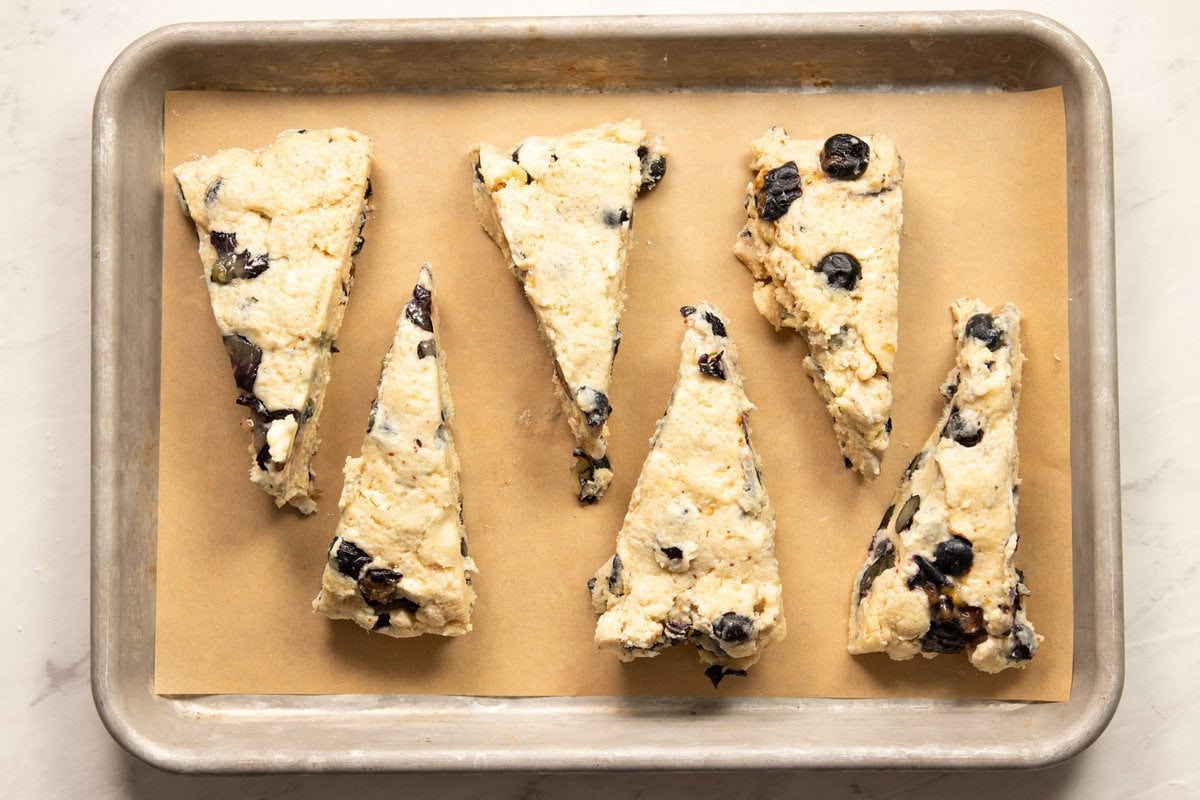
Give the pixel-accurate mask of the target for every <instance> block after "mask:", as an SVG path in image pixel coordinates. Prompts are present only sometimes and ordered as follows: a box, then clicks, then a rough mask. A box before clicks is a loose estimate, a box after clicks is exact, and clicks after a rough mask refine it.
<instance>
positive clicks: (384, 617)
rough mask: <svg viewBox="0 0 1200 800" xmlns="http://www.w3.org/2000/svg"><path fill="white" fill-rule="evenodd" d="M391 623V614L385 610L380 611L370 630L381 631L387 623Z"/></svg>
mask: <svg viewBox="0 0 1200 800" xmlns="http://www.w3.org/2000/svg"><path fill="white" fill-rule="evenodd" d="M391 624H392V615H391V614H389V613H388V612H386V611H382V612H380V614H379V616H378V617H377V618H376V620H375V624H374V625H372V626H371V630H373V631H381V630H383V629H384V628H386V627H387V626H388V625H391Z"/></svg>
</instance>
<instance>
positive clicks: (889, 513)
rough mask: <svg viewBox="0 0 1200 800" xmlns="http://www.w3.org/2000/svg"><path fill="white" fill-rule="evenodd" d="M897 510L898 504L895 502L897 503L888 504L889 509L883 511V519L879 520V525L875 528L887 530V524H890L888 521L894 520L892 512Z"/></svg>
mask: <svg viewBox="0 0 1200 800" xmlns="http://www.w3.org/2000/svg"><path fill="white" fill-rule="evenodd" d="M895 511H896V504H895V503H893V504H892V505H890V506H888V507H887V511H885V512H883V519H881V520H879V527H878V528H876V529H875V530H877V531H882V530H886V529H887V526H888V523H889V522H891V521H892V514H893V513H894V512H895Z"/></svg>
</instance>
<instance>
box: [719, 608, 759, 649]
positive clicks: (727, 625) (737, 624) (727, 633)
mask: <svg viewBox="0 0 1200 800" xmlns="http://www.w3.org/2000/svg"><path fill="white" fill-rule="evenodd" d="M712 629H713V636H715V637H716V638H718V639H720V640H721V641H722V642H728V643H729V644H739V643H741V642H745V641H748V640H749V639H750V638H751V637H752V636H754V620H752V619H750V618H749V617H746V616H743V615H741V614H737V613H734V612H733V611H726V612H725V613H724V614H722V615H721V616H720V617H718V618H717V619H716V620H714V621H713V626H712Z"/></svg>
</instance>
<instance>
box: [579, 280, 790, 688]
mask: <svg viewBox="0 0 1200 800" xmlns="http://www.w3.org/2000/svg"><path fill="white" fill-rule="evenodd" d="M681 311H682V312H683V315H684V321H685V323H686V325H687V329H686V331H685V333H684V337H683V345H682V355H681V359H680V365H679V374H678V377H677V379H676V383H675V388H674V389H673V390H672V392H671V399H670V401H669V404H668V406H667V411H666V414H665V415H664V416H663V418H662V419H661V420H660V421H659V423H658V428H657V429H656V430H655V433H654V437H653V438H652V439H651V440H650V442H651V444H650V454H649V455H648V456H647V457H646V462H645V464H643V465H642V472H641V474H640V475H639V476H638V481H637V486H636V487H635V488H634V490H633V497H632V499H631V500H630V503H629V511H628V512H627V513H626V515H625V522H624V524H623V525H622V526H621V531H620V533H619V534H618V535H617V546H616V553H615V555H613V557H612V558H610V559H609V560H608V561H607V562H605V564H604V565H603V566H601V567H600V569H599V571H597V572H596V576H595V577H594V578H592V580H591V581H589V584H588V586H589V589H590V591H591V595H592V605H593V606H594V607H595V610H596V612H597V613H598V614H600V619H599V620H598V621H597V623H596V644H597V645H598V646H599V647H601V648H603V649H606V650H611V651H613V652H615V653H616V654H617V657H618V658H620V659H621V660H622V661H631V660H633V659H634V658H637V657H642V656H654V655H657V654H658V652H659V651H660V650H662V649H663V648H665V647H669V646H671V645H676V644H685V643H687V644H691V645H694V646H695V647H696V648H697V649H698V650H699V651H700V660H701V662H702V663H704V664H707V665H709V666H708V669H706V670H705V672H706V674H707V675H708V676H709V678H710V679H711V680H712V682H713V685H714V686H715V685H717V683H719V682H720V680H721V679H722V678H723V677H724V676H726V675H744V674H745V671H746V668H747V667H749V666H750V665H752V664H754V663H755V662H756V661H758V659H759V657H760V656H761V655H762V651H763V649H764V648H766V647H767V646H768V645H770V644H772V643H773V642H777V641H779V640H781V639H782V638H783V637H784V635H785V633H786V632H787V626H786V624H785V622H784V617H783V605H782V601H781V593H782V586H781V584H780V581H779V565H778V561H777V560H776V558H775V515H774V513H773V512H772V510H771V505H770V502H769V500H768V499H767V490H766V488H765V487H764V486H763V483H762V473H761V471H760V465H759V460H758V456H757V455H756V454H755V452H754V450H753V448H752V447H751V445H750V423H749V419H748V415H749V413H750V410H751V409H752V408H753V405H752V404H751V403H750V401H749V399H748V398H747V397H746V394H745V392H744V391H743V390H742V373H741V365H740V363H739V362H738V355H737V349H736V348H735V347H734V343H733V340H732V339H730V338H729V336H728V333H727V330H726V325H725V322H724V319H723V317H722V315H721V314H720V312H719V311H717V309H716V308H714V307H713V306H711V305H709V304H707V303H705V304H702V305H699V306H695V307H693V306H685V307H684V308H682V309H681Z"/></svg>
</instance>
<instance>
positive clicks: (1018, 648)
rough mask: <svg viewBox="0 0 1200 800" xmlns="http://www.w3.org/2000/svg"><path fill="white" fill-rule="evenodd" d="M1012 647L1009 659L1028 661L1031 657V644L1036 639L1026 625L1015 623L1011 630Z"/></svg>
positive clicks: (1032, 644)
mask: <svg viewBox="0 0 1200 800" xmlns="http://www.w3.org/2000/svg"><path fill="white" fill-rule="evenodd" d="M1012 638H1013V647H1012V650H1011V651H1009V654H1008V658H1009V660H1011V661H1028V660H1029V659H1031V658H1033V646H1034V644H1035V643H1036V641H1037V639H1036V637H1035V636H1034V633H1033V631H1032V630H1031V629H1030V628H1029V627H1028V626H1026V625H1021V624H1017V625H1016V626H1014V627H1013V631H1012Z"/></svg>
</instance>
